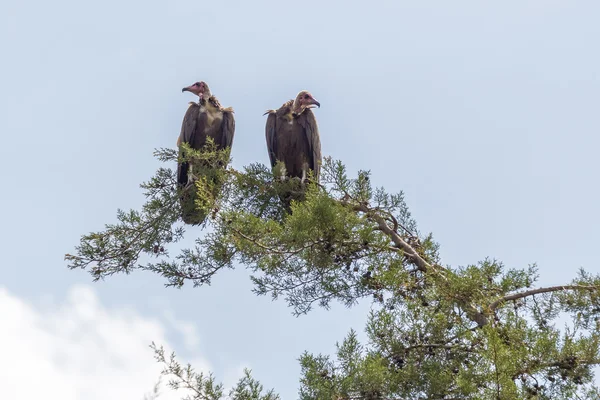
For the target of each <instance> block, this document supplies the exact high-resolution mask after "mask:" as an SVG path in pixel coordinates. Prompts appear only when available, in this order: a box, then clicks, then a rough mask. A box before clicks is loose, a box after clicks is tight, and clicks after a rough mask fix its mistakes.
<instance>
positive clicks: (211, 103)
mask: <svg viewBox="0 0 600 400" xmlns="http://www.w3.org/2000/svg"><path fill="white" fill-rule="evenodd" d="M181 92H182V93H183V92H192V93H193V94H195V95H197V96H198V98H199V100H198V103H194V102H190V103H189V107H188V109H187V112H186V113H185V116H184V117H183V123H182V124H181V133H180V135H179V138H178V139H177V146H178V147H179V146H180V144H181V143H182V142H183V143H188V144H189V146H190V147H191V148H193V149H195V150H200V149H202V148H203V147H204V145H205V144H206V139H207V138H208V137H211V138H212V139H213V140H214V142H215V144H216V145H217V148H218V149H219V150H222V149H225V148H227V147H229V148H231V145H232V144H233V135H234V133H235V119H234V117H233V109H232V108H231V107H229V108H223V107H222V106H221V104H220V103H219V100H217V98H216V97H215V96H213V95H212V93H211V92H210V89H209V87H208V85H207V84H206V82H202V81H201V82H196V83H194V84H193V85H191V86H188V87H184V88H183V89H181ZM194 167H195V165H194V164H193V163H192V165H190V163H188V162H182V163H179V164H178V165H177V183H178V184H179V187H180V188H187V186H188V184H190V183H193V182H194V181H195V180H196V179H197V178H198V176H195V175H194ZM200 167H209V168H210V167H211V166H207V165H202V164H200V165H198V167H197V168H198V169H200ZM218 167H225V165H219V166H218ZM211 179H212V180H213V181H214V179H213V178H211ZM212 183H213V184H214V185H215V187H214V192H213V193H212V195H213V196H214V197H215V198H216V196H217V195H218V192H219V189H220V185H219V182H212ZM187 189H188V190H187V191H185V193H184V195H183V196H182V208H183V215H182V217H183V221H184V222H185V223H186V224H191V225H198V224H201V223H202V222H203V221H204V220H205V219H206V213H205V212H200V211H199V210H198V209H196V207H195V201H194V200H195V199H196V191H195V190H194V189H195V188H187Z"/></svg>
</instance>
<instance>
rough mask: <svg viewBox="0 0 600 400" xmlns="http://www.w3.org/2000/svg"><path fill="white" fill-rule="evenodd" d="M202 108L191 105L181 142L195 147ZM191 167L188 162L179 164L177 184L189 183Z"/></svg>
mask: <svg viewBox="0 0 600 400" xmlns="http://www.w3.org/2000/svg"><path fill="white" fill-rule="evenodd" d="M199 112H200V106H199V105H198V104H196V103H190V106H189V107H188V109H187V111H186V113H185V115H184V117H183V122H182V123H181V134H180V136H181V142H182V143H188V144H190V145H192V146H193V143H194V141H195V139H196V128H197V125H198V113H199ZM188 168H189V165H188V163H187V162H184V163H177V183H178V184H180V185H182V186H184V185H185V184H186V183H187V180H188V178H187V175H188Z"/></svg>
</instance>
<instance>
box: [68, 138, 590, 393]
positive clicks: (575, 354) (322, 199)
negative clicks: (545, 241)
mask: <svg viewBox="0 0 600 400" xmlns="http://www.w3.org/2000/svg"><path fill="white" fill-rule="evenodd" d="M191 153H193V152H191ZM207 154H208V155H207ZM155 155H156V156H157V157H158V158H159V159H160V160H162V161H164V162H168V163H174V162H175V161H176V160H177V157H178V154H177V152H176V151H174V150H170V149H161V150H158V151H156V152H155ZM193 156H196V157H198V154H195V155H194V154H191V155H190V157H193ZM202 157H208V158H211V157H212V158H214V160H217V161H218V160H221V162H222V161H224V160H228V158H229V155H228V153H225V152H218V151H214V150H213V151H209V152H208V153H204V155H202ZM219 173H220V174H222V176H220V177H218V180H219V182H220V184H222V187H221V195H220V197H219V198H218V199H215V198H214V196H210V197H207V196H204V195H203V193H210V190H206V188H204V189H203V188H202V187H200V186H199V187H198V193H197V196H198V198H199V199H200V200H199V201H198V202H197V205H198V206H199V207H205V209H206V211H207V212H208V211H210V217H209V221H207V222H206V224H208V225H209V226H207V228H208V229H207V230H205V232H204V235H203V236H202V237H200V238H197V239H196V242H195V246H194V247H193V248H190V249H183V250H180V251H179V252H178V253H177V254H176V255H175V256H173V257H171V255H170V253H169V247H172V248H173V247H174V246H173V244H175V243H177V242H178V241H179V240H180V239H181V238H182V237H183V235H184V233H185V232H184V229H185V228H184V227H183V226H181V224H180V223H179V222H178V221H179V220H180V215H181V212H182V210H181V208H180V205H179V196H180V194H179V192H178V189H177V186H176V179H175V174H174V172H173V170H171V169H169V168H160V169H159V170H158V171H157V173H156V174H155V176H154V177H153V178H152V179H151V180H150V181H148V182H146V183H144V184H142V185H141V186H142V188H143V189H144V190H145V195H146V197H147V201H146V203H145V204H144V205H143V208H142V209H141V211H135V210H131V211H129V212H124V211H122V210H119V211H118V213H117V218H118V223H116V224H109V225H106V226H105V229H104V230H103V231H99V232H92V233H90V234H87V235H84V236H82V238H81V242H80V244H79V246H77V247H76V252H75V254H74V255H71V254H67V255H66V256H65V258H66V260H68V262H69V268H83V269H87V270H88V271H89V272H90V273H91V274H92V276H93V278H94V280H98V279H103V278H105V277H107V276H110V275H112V274H116V273H130V272H132V271H133V270H147V271H152V272H155V273H157V274H160V275H162V276H163V277H164V278H165V279H166V281H167V283H166V285H167V286H174V287H181V286H182V285H184V284H185V283H186V282H189V283H191V284H193V285H194V286H202V285H205V284H208V283H210V281H211V278H212V277H213V276H214V275H215V274H216V273H218V272H219V271H220V270H222V269H225V268H233V267H234V265H236V264H237V265H242V266H246V267H247V268H249V269H250V270H251V272H252V276H251V279H252V282H253V283H254V286H255V288H254V291H255V292H256V293H257V294H258V295H267V294H268V295H270V296H272V297H273V298H274V299H278V298H280V297H283V298H284V299H285V300H286V301H287V303H288V304H289V306H290V308H291V310H292V312H293V313H294V314H295V315H299V314H304V313H308V312H309V311H310V310H311V309H312V308H313V307H314V306H315V305H317V306H320V307H324V308H328V307H329V305H330V304H331V302H332V301H338V302H341V303H343V304H345V305H346V306H348V307H350V306H352V305H354V304H356V303H357V301H359V300H360V299H363V298H371V299H372V301H373V302H374V305H375V307H374V311H372V312H371V313H370V315H369V320H368V323H367V327H366V332H367V334H368V338H369V340H368V343H366V344H364V343H360V342H359V341H358V340H357V337H356V334H355V332H353V331H351V332H349V334H348V336H347V337H346V338H344V339H343V341H342V342H341V343H340V344H338V346H337V353H336V354H333V355H321V354H318V355H314V354H308V353H305V354H303V355H301V357H300V363H301V367H302V374H301V377H300V398H301V399H303V400H313V399H314V400H317V399H318V400H323V399H332V400H350V399H364V400H372V399H398V400H400V399H403V400H404V399H406V400H408V399H411V400H412V399H415V400H416V399H440V400H442V399H445V400H449V399H494V400H500V399H502V400H504V399H506V400H509V399H510V400H514V399H575V398H579V399H597V398H599V396H600V392H599V390H598V388H596V387H595V386H594V382H593V378H594V374H593V368H594V367H595V366H597V365H598V364H599V363H600V355H599V344H600V277H599V276H592V275H590V274H589V273H586V272H585V271H583V270H580V271H578V273H577V275H576V276H574V277H573V279H572V280H571V281H570V282H568V283H565V284H564V285H563V286H556V287H537V286H536V281H537V280H538V272H537V267H536V266H535V265H531V266H529V268H527V269H507V268H505V267H504V266H503V265H502V263H501V262H499V261H497V260H492V259H486V260H482V261H479V262H476V263H474V264H472V265H469V266H466V267H452V266H447V265H446V266H444V265H442V261H441V260H440V257H439V254H438V247H439V246H438V244H437V243H436V242H435V241H434V239H433V235H432V234H430V233H429V234H424V233H421V232H419V230H418V228H417V223H416V222H415V221H414V219H413V218H412V216H411V214H410V212H409V210H408V207H407V205H406V203H405V201H404V198H403V193H397V194H390V193H387V192H386V191H385V190H384V189H383V188H374V187H372V185H371V183H370V179H369V172H367V171H359V172H358V174H357V175H356V176H355V177H350V176H349V174H348V173H347V172H346V169H345V167H344V165H343V164H342V163H341V162H340V161H335V160H332V159H331V158H325V159H324V161H323V166H322V172H321V173H322V176H321V183H320V184H316V183H310V184H307V185H299V184H298V182H295V181H293V180H292V181H288V182H282V181H281V180H280V179H278V178H277V179H275V178H274V175H273V173H272V172H271V170H270V169H269V168H267V167H265V166H264V165H261V164H251V165H249V166H247V167H245V168H244V169H243V170H242V171H237V170H234V169H233V168H231V167H229V168H228V169H226V170H223V171H222V172H219ZM290 191H301V193H302V196H299V197H298V198H299V199H300V200H301V201H294V202H292V205H291V213H288V212H287V210H286V209H285V207H284V206H283V205H282V202H281V201H280V196H281V195H282V193H289V192H290ZM565 317H566V318H568V319H569V326H568V327H567V328H565V329H561V328H560V327H559V326H557V321H558V320H559V318H565ZM153 349H154V350H155V353H156V358H157V360H158V361H159V362H160V363H162V364H164V366H165V370H164V375H165V376H169V377H170V378H171V386H172V387H173V388H182V387H184V388H187V389H189V390H191V391H192V393H193V394H192V395H191V396H190V397H188V398H191V399H221V398H224V396H225V394H224V391H223V386H222V385H220V384H217V383H216V380H215V378H214V377H213V376H212V375H211V376H204V375H202V374H199V373H196V372H195V371H194V370H193V368H192V367H191V366H189V365H188V366H187V367H183V366H181V365H180V364H179V363H178V362H177V360H176V358H175V356H174V354H172V355H171V356H170V357H167V356H165V354H164V350H163V349H162V348H161V347H157V346H155V345H154V344H153ZM229 397H230V398H233V399H239V400H244V399H262V400H272V399H278V398H279V397H278V396H277V395H276V394H274V392H273V391H272V390H271V391H267V392H265V391H264V390H263V388H262V386H261V385H260V383H259V382H257V381H255V380H254V379H253V378H252V377H251V374H250V371H246V372H245V376H244V377H242V378H241V379H240V381H239V383H238V385H237V386H236V387H235V388H233V389H232V391H231V393H229Z"/></svg>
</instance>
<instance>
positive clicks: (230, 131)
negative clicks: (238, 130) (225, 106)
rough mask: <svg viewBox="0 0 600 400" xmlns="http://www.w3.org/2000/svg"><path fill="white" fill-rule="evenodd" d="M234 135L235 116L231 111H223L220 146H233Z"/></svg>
mask: <svg viewBox="0 0 600 400" xmlns="http://www.w3.org/2000/svg"><path fill="white" fill-rule="evenodd" d="M234 135H235V118H234V117H233V112H231V111H223V122H222V125H221V146H222V148H226V147H229V148H231V147H232V146H233V136H234Z"/></svg>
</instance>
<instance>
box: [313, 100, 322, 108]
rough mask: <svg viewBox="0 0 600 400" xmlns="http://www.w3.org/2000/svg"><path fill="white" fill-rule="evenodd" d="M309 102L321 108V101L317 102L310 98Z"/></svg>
mask: <svg viewBox="0 0 600 400" xmlns="http://www.w3.org/2000/svg"><path fill="white" fill-rule="evenodd" d="M311 103H312V104H311V105H315V106H317V107H319V108H321V103H319V102H318V101H317V100H315V99H312V101H311Z"/></svg>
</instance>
